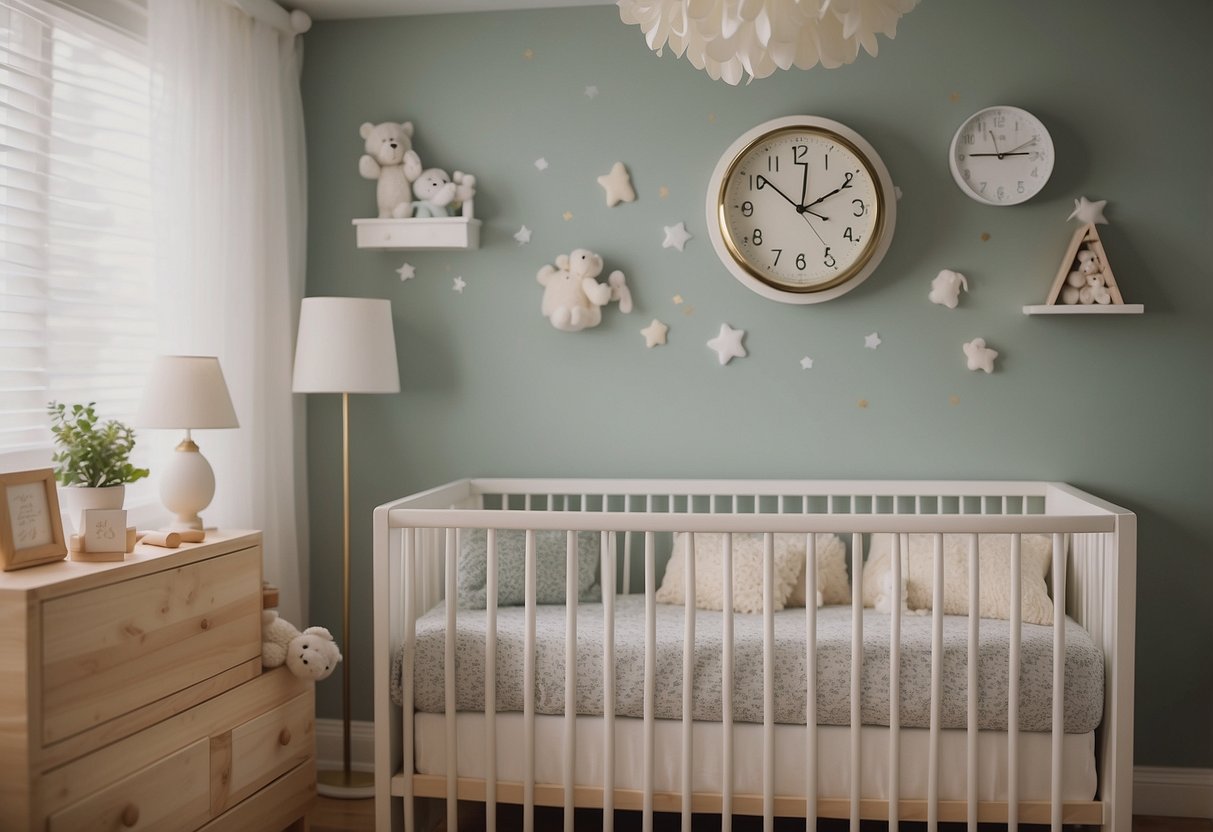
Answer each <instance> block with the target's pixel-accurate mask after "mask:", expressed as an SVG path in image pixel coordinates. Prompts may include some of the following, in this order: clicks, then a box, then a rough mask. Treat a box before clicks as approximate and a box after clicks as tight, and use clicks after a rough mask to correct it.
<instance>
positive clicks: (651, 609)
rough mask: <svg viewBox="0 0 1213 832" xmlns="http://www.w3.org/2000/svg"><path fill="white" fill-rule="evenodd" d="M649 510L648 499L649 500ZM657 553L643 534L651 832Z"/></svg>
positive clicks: (647, 819)
mask: <svg viewBox="0 0 1213 832" xmlns="http://www.w3.org/2000/svg"><path fill="white" fill-rule="evenodd" d="M649 506H650V508H651V507H652V498H651V497H650V498H649ZM656 592H657V552H656V546H655V541H654V533H653V532H645V533H644V806H643V809H644V817H643V819H642V821H641V829H642V832H653V731H654V727H655V726H654V723H653V716H654V714H653V693H654V690H655V687H654V686H655V685H656V682H657V598H656Z"/></svg>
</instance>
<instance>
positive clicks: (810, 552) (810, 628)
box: [803, 497, 817, 832]
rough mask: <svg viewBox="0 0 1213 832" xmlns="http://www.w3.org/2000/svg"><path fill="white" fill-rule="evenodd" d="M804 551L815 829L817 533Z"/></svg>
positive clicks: (809, 830) (809, 789)
mask: <svg viewBox="0 0 1213 832" xmlns="http://www.w3.org/2000/svg"><path fill="white" fill-rule="evenodd" d="M808 502H809V501H808V497H805V498H804V504H803V508H804V513H806V514H807V513H808ZM805 543H806V545H805V551H806V553H807V557H806V563H805V569H804V597H805V610H804V613H805V615H804V643H805V651H806V653H808V655H807V656H806V657H805V659H806V664H807V666H808V673H807V674H806V676H805V694H806V696H805V710H804V724H805V729H806V742H805V755H806V759H805V766H804V801H805V806H804V828H805V832H816V829H817V535H815V534H812V533H810V534H809V535H807V539H806V541H805Z"/></svg>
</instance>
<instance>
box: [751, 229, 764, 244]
mask: <svg viewBox="0 0 1213 832" xmlns="http://www.w3.org/2000/svg"><path fill="white" fill-rule="evenodd" d="M751 239H752V240H753V241H754V245H756V246H760V245H762V229H761V228H755V229H754V234H753V236H752V237H751Z"/></svg>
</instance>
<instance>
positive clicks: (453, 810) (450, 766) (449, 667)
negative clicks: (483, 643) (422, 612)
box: [444, 529, 459, 829]
mask: <svg viewBox="0 0 1213 832" xmlns="http://www.w3.org/2000/svg"><path fill="white" fill-rule="evenodd" d="M458 551H459V549H458V534H457V532H456V530H455V529H447V530H446V593H445V598H446V661H445V670H446V689H445V693H446V713H445V714H444V716H445V719H446V824H447V828H448V829H458V828H459V799H458V785H459V768H458V765H459V760H458V754H457V753H456V749H458V748H459V744H458V737H457V733H456V727H455V717H456V716H458V711H457V709H456V705H455V636H456V634H457V633H458V630H457V629H456V625H455V611H456V609H457V607H458V604H457V603H456V585H455V578H456V575H457V570H456V565H455V555H456V553H457V552H458Z"/></svg>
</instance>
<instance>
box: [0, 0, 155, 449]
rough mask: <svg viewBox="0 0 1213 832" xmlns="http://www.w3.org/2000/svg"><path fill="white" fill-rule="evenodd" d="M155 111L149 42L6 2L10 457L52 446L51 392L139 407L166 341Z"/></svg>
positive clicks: (4, 375)
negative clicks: (155, 231) (153, 149)
mask: <svg viewBox="0 0 1213 832" xmlns="http://www.w3.org/2000/svg"><path fill="white" fill-rule="evenodd" d="M149 111H150V102H149V70H148V66H147V59H146V54H145V46H144V44H142V43H140V42H139V41H137V40H135V39H134V38H132V37H130V36H129V35H126V34H123V33H121V32H119V31H117V30H116V29H114V28H113V27H111V26H107V25H104V24H102V23H99V22H97V21H95V20H92V19H90V18H89V17H86V16H83V15H79V14H74V13H73V12H71V11H69V10H67V9H65V8H63V7H61V6H60V5H57V4H54V3H50V2H46V1H45V0H0V455H13V454H14V453H15V452H22V451H25V452H28V451H31V450H37V449H49V447H50V444H51V434H50V430H49V420H48V418H47V415H46V404H47V402H48V401H51V400H58V401H64V402H69V403H70V402H88V401H96V402H97V409H98V413H99V415H101V416H103V417H106V418H119V419H123V420H125V421H129V420H130V418H131V417H132V415H133V413H134V411H135V408H136V406H137V404H138V400H139V397H140V395H141V393H142V386H143V380H144V378H145V375H146V372H147V369H148V368H149V366H150V363H151V359H152V357H153V355H154V354H155V349H156V327H155V325H154V324H155V320H154V316H155V310H156V307H155V293H154V284H153V273H152V262H153V259H152V233H151V232H152V228H151V195H150V184H149V180H150V161H149V154H150V139H149ZM149 444H150V443H148V442H147V437H143V439H142V441H141V442H140V447H138V448H137V449H136V453H137V454H138V456H139V457H142V458H144V459H146V456H145V455H146V454H147V453H148V450H149V448H148V445H149ZM21 455H22V456H23V457H28V456H29V455H28V453H22V454H21ZM47 458H48V459H49V454H48V457H47ZM139 464H146V462H142V463H139Z"/></svg>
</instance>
